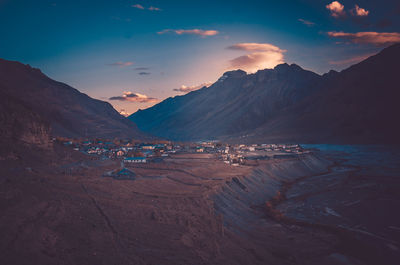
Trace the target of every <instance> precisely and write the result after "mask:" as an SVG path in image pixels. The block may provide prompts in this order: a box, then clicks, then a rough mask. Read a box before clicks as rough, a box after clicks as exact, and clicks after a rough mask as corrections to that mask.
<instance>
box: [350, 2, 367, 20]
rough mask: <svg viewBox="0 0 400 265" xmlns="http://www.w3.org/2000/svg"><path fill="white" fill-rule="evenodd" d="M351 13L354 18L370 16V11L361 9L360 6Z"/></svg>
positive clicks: (356, 6)
mask: <svg viewBox="0 0 400 265" xmlns="http://www.w3.org/2000/svg"><path fill="white" fill-rule="evenodd" d="M351 13H352V14H353V15H354V16H359V17H366V16H368V14H369V11H367V10H365V9H364V8H361V7H359V6H358V5H355V7H354V9H352V10H351Z"/></svg>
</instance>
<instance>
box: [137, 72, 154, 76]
mask: <svg viewBox="0 0 400 265" xmlns="http://www.w3.org/2000/svg"><path fill="white" fill-rule="evenodd" d="M138 74H139V75H151V73H149V72H140V73H138Z"/></svg>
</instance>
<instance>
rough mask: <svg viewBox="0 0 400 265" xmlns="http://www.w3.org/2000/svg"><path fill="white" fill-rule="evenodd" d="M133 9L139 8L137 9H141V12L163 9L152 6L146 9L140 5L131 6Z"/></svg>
mask: <svg viewBox="0 0 400 265" xmlns="http://www.w3.org/2000/svg"><path fill="white" fill-rule="evenodd" d="M131 7H134V8H137V9H141V10H144V9H147V10H150V11H161V8H158V7H155V6H150V7H149V8H146V7H144V6H142V5H140V4H135V5H131Z"/></svg>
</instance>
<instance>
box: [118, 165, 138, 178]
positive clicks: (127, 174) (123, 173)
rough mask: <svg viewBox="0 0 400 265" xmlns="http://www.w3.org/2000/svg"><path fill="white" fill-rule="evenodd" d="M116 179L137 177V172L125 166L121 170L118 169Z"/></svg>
mask: <svg viewBox="0 0 400 265" xmlns="http://www.w3.org/2000/svg"><path fill="white" fill-rule="evenodd" d="M113 177H114V178H115V179H131V180H133V179H135V178H136V173H135V172H133V171H132V170H131V169H128V168H126V167H125V168H123V169H121V170H120V171H118V172H117V173H116V174H115V175H114V176H113Z"/></svg>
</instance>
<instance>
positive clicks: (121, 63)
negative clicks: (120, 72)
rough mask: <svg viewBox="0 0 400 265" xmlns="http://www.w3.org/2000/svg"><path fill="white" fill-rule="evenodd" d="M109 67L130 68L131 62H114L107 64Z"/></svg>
mask: <svg viewBox="0 0 400 265" xmlns="http://www.w3.org/2000/svg"><path fill="white" fill-rule="evenodd" d="M108 65H110V66H119V67H126V66H131V65H133V62H115V63H110V64H108Z"/></svg>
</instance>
